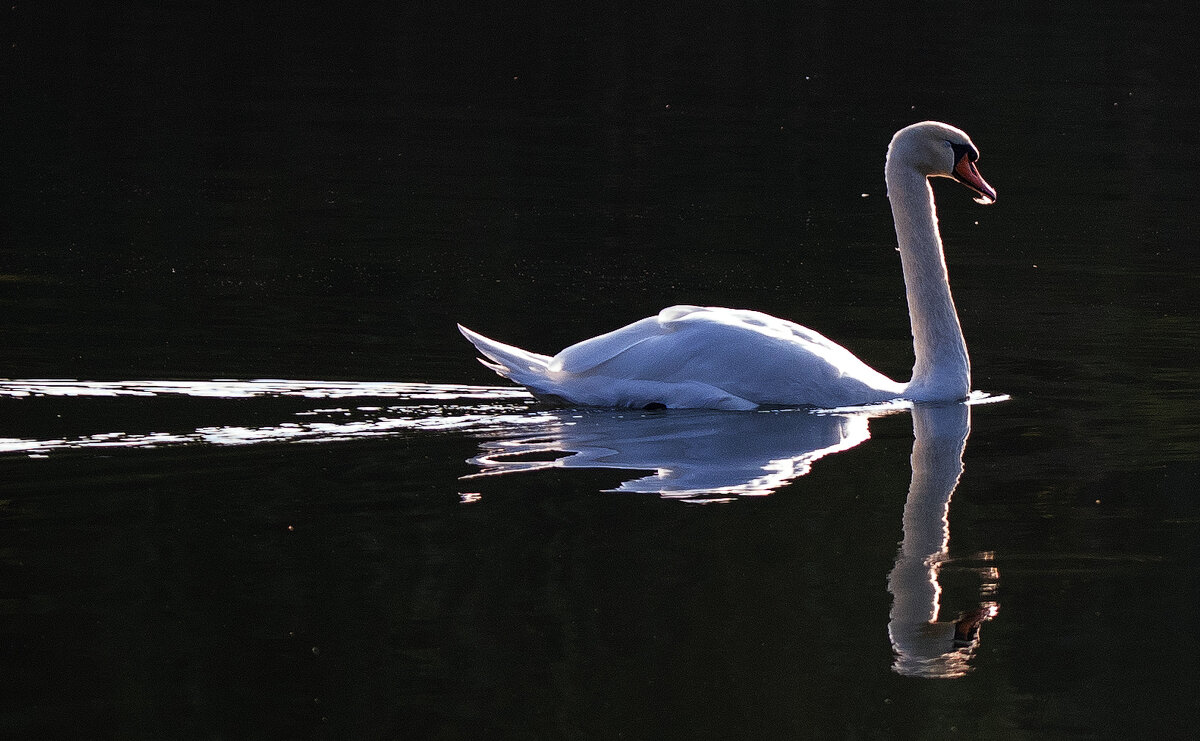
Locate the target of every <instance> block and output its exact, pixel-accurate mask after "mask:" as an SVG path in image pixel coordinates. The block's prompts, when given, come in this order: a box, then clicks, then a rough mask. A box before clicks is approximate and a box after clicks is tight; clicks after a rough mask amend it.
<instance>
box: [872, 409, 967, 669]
mask: <svg viewBox="0 0 1200 741" xmlns="http://www.w3.org/2000/svg"><path fill="white" fill-rule="evenodd" d="M970 428H971V421H970V409H969V408H968V407H967V405H966V404H953V405H946V406H930V405H924V404H917V405H914V407H913V433H914V437H915V440H914V441H913V452H912V483H911V485H910V486H909V490H908V499H907V500H906V501H905V503H904V540H903V541H902V542H901V544H900V552H899V553H898V554H897V555H896V565H895V567H894V568H893V569H892V573H891V574H889V575H888V591H890V592H891V593H892V609H891V613H890V621H889V623H888V633H889V635H890V636H891V640H892V646H893V648H894V649H895V650H896V664H895V669H896V671H898V672H900V673H901V674H906V675H915V676H930V677H952V676H960V675H961V674H963V673H965V672H966V670H967V667H966V663H965V662H966V659H967V654H966V653H963V652H959V651H956V650H955V649H954V643H953V640H954V638H955V637H956V630H957V625H956V624H955V623H950V622H937V620H938V613H939V612H940V611H941V603H940V597H941V592H942V590H941V586H940V585H939V584H938V571H939V569H940V568H941V565H942V563H943V562H944V561H945V560H946V556H947V552H948V550H949V545H950V523H949V519H948V514H949V510H950V497H951V496H952V495H953V494H954V489H955V487H956V486H957V485H958V479H959V476H961V475H962V471H963V465H962V456H963V450H964V449H965V447H966V443H967V436H968V434H969V433H970Z"/></svg>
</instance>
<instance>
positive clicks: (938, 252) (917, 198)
mask: <svg viewBox="0 0 1200 741" xmlns="http://www.w3.org/2000/svg"><path fill="white" fill-rule="evenodd" d="M886 175H887V186H888V198H889V199H890V201H891V204H892V218H893V219H894V220H895V223H896V237H897V240H898V242H899V245H900V261H901V265H902V267H903V270H904V285H905V291H906V292H907V294H908V313H909V320H910V321H911V323H912V334H913V351H914V353H915V355H916V363H915V364H914V365H913V375H912V381H910V382H909V385H908V391H907V393H906V394H905V396H907V397H908V398H910V399H917V400H921V399H930V400H949V399H964V398H966V396H967V394H968V393H969V392H970V390H971V365H970V361H969V360H968V359H967V345H966V342H965V341H964V340H963V334H962V328H961V327H960V326H959V323H958V314H957V313H956V312H955V310H954V299H953V298H952V297H951V295H950V280H949V276H948V275H947V273H946V259H945V256H944V255H943V253H942V239H941V236H940V235H939V234H938V225H937V213H936V212H935V210H934V205H933V188H931V187H930V185H929V180H928V178H926V177H925V176H924V175H922V174H921V173H919V172H917V171H916V170H914V169H913V168H912V167H911V166H908V165H905V164H903V162H895V161H893V159H892V158H891V157H889V159H888V163H887V169H886Z"/></svg>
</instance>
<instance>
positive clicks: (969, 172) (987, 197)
mask: <svg viewBox="0 0 1200 741" xmlns="http://www.w3.org/2000/svg"><path fill="white" fill-rule="evenodd" d="M954 179H955V180H957V181H958V182H960V183H962V184H963V185H965V186H967V187H968V188H970V189H971V190H973V191H975V192H976V193H978V194H979V196H978V197H977V198H976V199H975V202H976V203H982V204H985V205H986V204H989V203H995V202H996V189H995V188H993V187H992V186H990V185H988V184H987V181H986V180H984V179H983V176H982V175H980V174H979V168H977V167H975V163H974V162H972V161H971V160H970V159H968V157H967V155H965V154H964V155H963V156H962V157H959V158H958V164H956V165H955V166H954Z"/></svg>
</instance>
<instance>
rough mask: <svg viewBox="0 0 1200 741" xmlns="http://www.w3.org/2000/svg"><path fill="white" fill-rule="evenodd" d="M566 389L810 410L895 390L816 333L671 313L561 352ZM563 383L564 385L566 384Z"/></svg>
mask: <svg viewBox="0 0 1200 741" xmlns="http://www.w3.org/2000/svg"><path fill="white" fill-rule="evenodd" d="M550 370H551V371H552V372H553V371H562V372H563V373H564V374H565V375H569V376H570V377H571V381H570V383H572V384H578V383H582V382H583V381H584V379H589V380H590V379H591V378H592V377H593V376H595V377H596V380H597V381H599V380H600V379H601V378H603V379H605V381H604V382H605V383H612V382H613V381H614V380H618V379H619V380H622V381H630V382H632V381H653V382H659V383H668V384H672V383H673V384H680V383H692V384H701V385H704V386H705V387H711V388H713V389H716V390H720V391H722V392H724V393H728V394H733V395H734V396H737V397H739V398H742V399H748V400H751V401H752V402H754V403H804V404H813V405H816V406H825V405H836V404H839V403H843V399H844V398H860V397H862V396H863V395H864V393H870V392H871V389H875V390H878V391H879V394H880V395H883V396H886V394H887V393H891V392H893V391H896V392H898V391H899V385H898V384H895V382H893V381H891V380H890V379H888V378H886V377H885V376H883V375H882V374H880V373H878V372H877V371H875V370H873V369H871V368H870V367H869V366H867V365H866V364H865V363H863V362H862V361H861V360H859V359H858V358H856V357H855V356H854V355H853V354H852V353H851V352H850V351H849V350H846V349H845V348H844V347H842V346H841V345H838V344H837V343H834V342H831V341H830V340H828V339H827V338H825V337H824V336H823V335H821V334H820V333H818V332H814V331H813V330H811V329H808V328H807V327H802V326H800V325H799V324H795V323H793V322H789V321H786V320H783V319H778V318H776V317H772V316H769V315H767V314H761V313H759V312H755V311H743V310H737V309H724V308H715V307H713V308H700V307H695V306H673V307H671V308H669V309H664V310H663V311H662V312H660V313H659V314H658V315H657V316H654V317H650V318H648V319H643V320H641V321H640V322H635V323H634V324H631V325H629V326H627V327H624V328H622V329H618V330H616V331H615V332H611V333H609V334H607V335H601V336H600V337H597V338H595V339H591V340H586V341H584V342H581V343H579V344H578V345H574V346H572V347H569V348H567V349H566V350H564V351H563V352H561V353H559V355H558V356H556V357H555V358H554V360H553V361H551V366H550ZM560 378H561V380H562V381H563V382H564V383H566V382H567V379H566V378H562V377H561V376H560Z"/></svg>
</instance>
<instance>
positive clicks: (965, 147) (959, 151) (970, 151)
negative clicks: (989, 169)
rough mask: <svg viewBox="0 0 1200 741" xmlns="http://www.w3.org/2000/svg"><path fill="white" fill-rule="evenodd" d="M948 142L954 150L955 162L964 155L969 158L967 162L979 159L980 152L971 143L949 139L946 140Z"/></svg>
mask: <svg viewBox="0 0 1200 741" xmlns="http://www.w3.org/2000/svg"><path fill="white" fill-rule="evenodd" d="M946 143H947V144H949V145H950V147H951V148H952V149H953V150H954V161H955V162H957V161H959V160H960V159H962V158H963V156H964V155H965V156H966V158H967V162H974V161H975V160H977V159H979V152H978V151H976V150H975V147H972V146H971V145H970V144H955V143H954V142H952V141H950V140H949V139H947V140H946Z"/></svg>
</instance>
